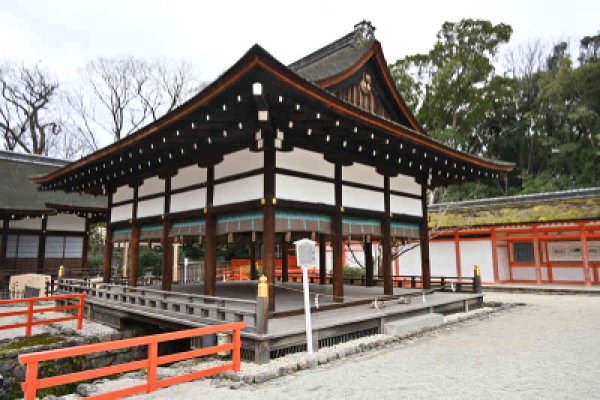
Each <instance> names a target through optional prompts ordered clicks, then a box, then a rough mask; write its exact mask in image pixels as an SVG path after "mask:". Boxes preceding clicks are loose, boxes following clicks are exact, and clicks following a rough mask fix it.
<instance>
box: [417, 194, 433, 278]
mask: <svg viewBox="0 0 600 400" xmlns="http://www.w3.org/2000/svg"><path fill="white" fill-rule="evenodd" d="M421 212H422V214H423V220H422V221H421V225H420V228H421V229H420V236H421V237H420V242H421V246H420V247H421V279H423V289H431V267H430V264H429V228H428V226H427V222H428V218H427V184H426V183H423V184H421Z"/></svg>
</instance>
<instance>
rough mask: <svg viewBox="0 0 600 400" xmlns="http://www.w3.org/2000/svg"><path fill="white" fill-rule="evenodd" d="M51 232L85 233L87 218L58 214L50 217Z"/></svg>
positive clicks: (48, 228) (49, 228)
mask: <svg viewBox="0 0 600 400" xmlns="http://www.w3.org/2000/svg"><path fill="white" fill-rule="evenodd" d="M47 230H49V231H73V232H83V231H85V218H83V217H78V216H77V215H73V214H57V215H50V216H49V217H48V225H47Z"/></svg>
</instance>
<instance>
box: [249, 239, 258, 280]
mask: <svg viewBox="0 0 600 400" xmlns="http://www.w3.org/2000/svg"><path fill="white" fill-rule="evenodd" d="M250 279H252V280H253V281H254V280H256V279H258V269H257V268H256V243H255V242H250Z"/></svg>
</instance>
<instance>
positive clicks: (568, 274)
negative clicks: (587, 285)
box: [552, 267, 585, 282]
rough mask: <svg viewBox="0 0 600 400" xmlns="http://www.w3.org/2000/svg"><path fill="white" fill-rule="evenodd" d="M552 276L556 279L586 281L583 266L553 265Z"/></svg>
mask: <svg viewBox="0 0 600 400" xmlns="http://www.w3.org/2000/svg"><path fill="white" fill-rule="evenodd" d="M552 278H553V280H555V281H579V282H584V281H585V275H584V274H583V268H574V267H570V268H569V267H553V268H552Z"/></svg>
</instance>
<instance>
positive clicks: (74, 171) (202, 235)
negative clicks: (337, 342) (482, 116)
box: [35, 21, 512, 307]
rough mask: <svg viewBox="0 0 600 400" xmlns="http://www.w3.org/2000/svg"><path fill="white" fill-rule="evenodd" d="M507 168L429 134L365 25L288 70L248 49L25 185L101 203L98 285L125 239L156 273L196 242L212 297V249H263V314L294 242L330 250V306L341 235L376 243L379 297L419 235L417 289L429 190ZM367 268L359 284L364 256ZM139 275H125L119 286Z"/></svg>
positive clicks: (339, 287)
mask: <svg viewBox="0 0 600 400" xmlns="http://www.w3.org/2000/svg"><path fill="white" fill-rule="evenodd" d="M511 168H512V166H511V165H509V164H506V163H502V162H498V161H490V160H486V159H483V158H480V157H477V156H474V155H470V154H466V153H464V152H461V151H458V150H456V149H453V148H451V147H449V146H446V145H444V144H442V143H440V142H438V141H436V140H435V139H433V138H432V137H431V136H429V135H428V134H427V132H426V131H425V130H424V129H423V127H421V125H419V123H418V122H417V121H416V120H415V118H414V116H413V115H412V114H411V112H410V111H409V110H408V108H407V107H406V105H405V103H404V101H403V100H402V97H401V95H400V93H398V91H397V89H396V87H395V86H394V82H393V80H392V78H391V76H390V73H389V71H388V68H387V63H386V61H385V58H384V56H383V51H382V49H381V44H380V43H379V42H378V41H377V40H376V39H375V37H374V28H373V27H372V26H371V24H370V23H368V22H365V21H363V22H361V23H359V24H357V25H356V26H355V29H354V30H352V31H351V32H350V33H348V34H347V35H345V36H343V37H342V38H340V39H338V40H336V41H335V42H333V43H331V44H329V45H327V46H325V47H323V48H321V49H319V50H317V51H315V52H313V53H311V54H309V55H308V56H306V57H304V58H302V59H301V60H299V61H297V62H295V63H293V64H291V65H289V66H286V65H284V64H283V63H281V62H280V61H278V60H277V59H276V58H274V57H273V56H272V55H270V54H269V53H268V52H266V51H265V50H264V49H263V48H262V47H260V46H258V45H255V46H253V47H252V48H250V49H249V50H248V51H247V52H246V54H244V55H243V56H242V57H241V58H240V59H239V60H238V61H237V62H236V63H235V64H234V65H233V66H231V67H230V68H229V69H228V70H227V71H225V73H223V75H221V76H220V77H219V78H217V79H216V80H215V81H214V82H212V83H211V84H210V85H208V86H207V87H206V88H204V89H203V90H202V91H201V92H200V93H198V94H197V95H196V96H194V97H193V98H191V99H190V100H189V101H188V102H186V103H185V104H183V105H182V106H180V107H179V108H177V109H176V110H174V111H172V112H170V113H169V114H167V115H165V116H164V117H162V118H160V119H159V120H157V121H156V122H154V123H152V124H150V125H148V126H146V127H144V128H142V129H140V130H139V131H137V132H136V133H134V134H132V135H130V136H128V137H126V138H124V139H122V140H120V141H118V142H116V143H114V144H112V145H110V146H108V147H106V148H103V149H101V150H99V151H97V152H95V153H93V154H91V155H89V156H87V157H85V158H83V159H81V160H79V161H77V162H73V163H71V164H69V165H66V166H64V167H62V168H60V169H58V170H56V171H53V172H51V173H49V174H47V175H46V176H44V177H41V178H38V179H36V180H35V182H36V183H37V184H38V185H39V187H40V188H41V190H44V191H57V190H61V191H66V192H85V193H89V194H106V195H107V196H108V198H109V214H110V217H109V220H110V223H109V224H108V234H107V239H106V253H105V260H106V261H105V265H106V266H107V268H106V270H105V280H106V281H110V280H111V278H112V276H111V269H110V267H109V266H110V259H111V257H112V248H113V243H114V241H116V240H118V241H128V242H129V257H130V260H131V262H130V265H133V266H137V265H138V259H139V248H140V241H144V240H160V241H161V243H162V249H163V251H162V260H163V262H162V265H163V266H170V265H172V262H171V260H172V257H173V254H172V250H171V249H172V248H173V246H172V245H171V244H172V242H173V240H175V238H185V237H188V238H194V240H195V241H196V242H198V243H201V246H202V248H203V253H204V255H203V261H204V269H205V273H204V289H203V290H204V293H205V294H209V295H214V294H215V293H216V275H217V261H218V257H217V250H218V249H220V248H222V247H223V246H235V245H237V246H240V245H242V246H247V247H249V248H250V250H251V249H252V248H254V250H251V251H254V252H255V253H256V250H257V249H260V252H258V254H260V257H261V258H262V267H263V269H264V273H265V275H266V276H267V279H268V283H269V284H270V288H271V290H270V304H271V306H272V307H273V306H274V304H275V298H274V291H273V283H274V279H275V257H276V249H277V248H280V249H282V251H283V252H284V253H285V252H286V250H287V249H288V248H289V247H290V245H289V244H290V242H292V241H294V240H296V239H297V238H299V237H312V238H314V239H315V240H317V241H318V242H319V243H320V244H321V247H322V248H324V247H325V245H326V244H329V245H330V246H331V249H332V255H331V258H332V261H331V262H332V275H333V277H332V291H333V296H334V298H335V300H336V301H342V300H343V298H344V285H343V275H342V274H343V271H342V268H343V248H344V241H346V240H348V239H349V238H350V239H352V240H359V241H361V242H364V243H365V245H366V246H367V247H368V246H369V245H370V243H371V242H372V241H373V240H377V241H378V242H380V243H382V263H381V264H382V268H381V273H380V274H381V276H382V277H383V278H382V279H383V283H384V288H383V291H384V293H386V294H391V292H392V284H393V281H392V268H391V267H392V260H391V255H392V248H391V246H392V244H393V243H394V240H395V239H397V238H398V237H399V236H407V237H403V238H402V239H403V240H409V239H414V240H417V239H418V240H421V241H422V242H423V243H424V244H425V245H424V246H422V247H421V250H422V262H421V263H420V265H419V267H420V269H421V273H422V275H423V279H424V281H425V286H427V285H428V282H429V256H428V253H427V250H428V246H427V245H426V244H427V207H426V190H427V188H430V187H435V186H438V185H447V184H453V183H459V182H464V181H472V180H485V179H498V178H499V177H500V175H501V174H503V173H505V172H507V171H510V170H511ZM177 240H180V239H177ZM321 257H322V258H323V260H324V257H325V252H324V251H322V252H321ZM369 259H370V260H369ZM282 260H283V265H282V275H283V277H284V280H285V279H287V278H286V269H287V266H286V265H285V264H286V260H288V257H286V255H285V254H283V257H282ZM365 263H366V266H367V271H366V273H367V280H369V277H370V276H372V273H373V272H372V271H373V267H372V266H373V260H372V258H371V257H367V260H366V262H365ZM320 265H323V266H324V265H325V262H324V261H323V262H321V263H320ZM320 272H321V276H323V275H324V272H323V271H320ZM137 274H138V272H137V268H131V270H130V271H129V274H128V279H129V283H130V285H136V284H137V283H138V279H137V278H138V277H137ZM252 275H253V277H255V276H256V274H255V273H253V274H252ZM172 281H173V270H172V268H170V267H169V268H163V269H162V287H163V289H166V290H170V289H171V284H172Z"/></svg>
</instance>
